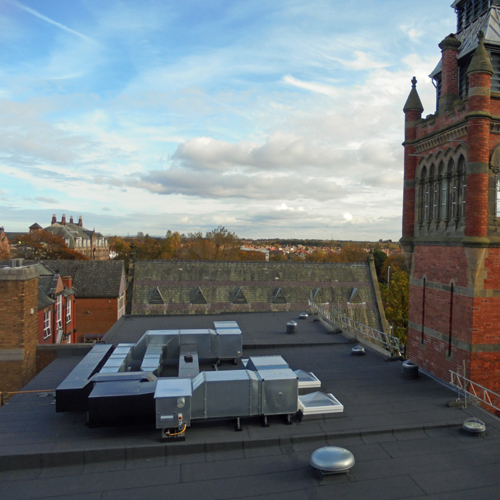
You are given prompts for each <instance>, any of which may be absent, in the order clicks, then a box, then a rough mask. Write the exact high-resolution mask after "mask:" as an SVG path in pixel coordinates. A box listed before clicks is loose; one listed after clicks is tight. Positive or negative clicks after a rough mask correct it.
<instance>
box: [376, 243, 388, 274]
mask: <svg viewBox="0 0 500 500" xmlns="http://www.w3.org/2000/svg"><path fill="white" fill-rule="evenodd" d="M386 259H387V254H386V253H385V252H383V251H382V250H381V249H380V247H379V246H378V245H377V246H376V247H375V249H374V250H373V263H374V264H375V269H376V270H377V276H380V271H381V270H382V266H383V265H384V262H385V260H386Z"/></svg>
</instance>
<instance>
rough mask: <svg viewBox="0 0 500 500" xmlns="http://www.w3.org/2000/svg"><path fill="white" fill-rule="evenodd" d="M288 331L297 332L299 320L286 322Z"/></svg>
mask: <svg viewBox="0 0 500 500" xmlns="http://www.w3.org/2000/svg"><path fill="white" fill-rule="evenodd" d="M286 333H297V322H296V321H293V320H292V321H289V322H288V323H287V324H286Z"/></svg>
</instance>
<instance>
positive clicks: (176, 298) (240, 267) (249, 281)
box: [132, 261, 382, 330]
mask: <svg viewBox="0 0 500 500" xmlns="http://www.w3.org/2000/svg"><path fill="white" fill-rule="evenodd" d="M354 288H356V289H357V292H358V293H357V301H358V302H359V311H358V313H359V314H361V315H362V317H360V318H359V319H360V320H361V322H363V323H365V324H368V325H369V326H372V327H373V328H376V329H378V330H381V329H382V321H381V318H380V314H379V309H378V306H377V301H376V296H375V290H374V284H373V281H372V275H371V272H370V267H369V264H368V263H362V264H338V263H335V264H316V263H295V262H213V261H212V262H206V261H197V262H194V261H188V262H179V261H138V262H136V263H135V270H134V284H133V296H132V314H141V315H145V314H153V315H158V314H187V313H195V314H206V313H209V314H215V313H220V312H236V311H238V310H239V311H247V312H262V311H265V310H279V309H280V308H281V309H283V308H286V309H291V310H300V309H303V308H304V307H306V306H307V303H308V300H309V299H313V300H315V301H316V302H318V303H330V304H336V303H337V302H340V303H341V305H345V304H347V303H348V302H350V298H351V297H352V291H353V289H354ZM160 297H161V300H160Z"/></svg>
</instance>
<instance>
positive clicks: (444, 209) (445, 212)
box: [441, 159, 455, 221]
mask: <svg viewBox="0 0 500 500" xmlns="http://www.w3.org/2000/svg"><path fill="white" fill-rule="evenodd" d="M454 166H455V165H454V163H453V160H452V159H451V160H450V161H449V162H448V168H447V169H446V170H445V171H444V172H443V181H442V184H441V218H442V219H443V220H446V221H448V220H450V179H451V173H452V172H453V168H454Z"/></svg>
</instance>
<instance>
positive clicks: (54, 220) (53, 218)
mask: <svg viewBox="0 0 500 500" xmlns="http://www.w3.org/2000/svg"><path fill="white" fill-rule="evenodd" d="M56 223H57V219H56V214H54V215H53V216H52V222H51V224H56Z"/></svg>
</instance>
